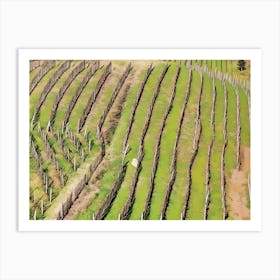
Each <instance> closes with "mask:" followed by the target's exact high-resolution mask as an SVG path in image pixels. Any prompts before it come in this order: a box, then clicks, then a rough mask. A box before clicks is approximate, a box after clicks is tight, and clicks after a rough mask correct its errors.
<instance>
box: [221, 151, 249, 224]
mask: <svg viewBox="0 0 280 280" xmlns="http://www.w3.org/2000/svg"><path fill="white" fill-rule="evenodd" d="M249 172H250V148H249V147H245V146H241V168H240V170H237V169H233V170H232V172H231V178H229V179H228V181H227V185H228V187H227V190H226V191H227V195H226V203H227V208H228V212H229V217H230V218H232V219H234V220H249V219H250V209H249V208H248V205H249V191H248V174H249Z"/></svg>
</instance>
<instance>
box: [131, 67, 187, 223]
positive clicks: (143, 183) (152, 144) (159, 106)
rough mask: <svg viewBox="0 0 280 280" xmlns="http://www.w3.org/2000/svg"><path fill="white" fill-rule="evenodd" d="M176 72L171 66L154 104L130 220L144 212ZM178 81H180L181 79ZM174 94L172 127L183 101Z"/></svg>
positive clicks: (181, 97) (174, 124)
mask: <svg viewBox="0 0 280 280" xmlns="http://www.w3.org/2000/svg"><path fill="white" fill-rule="evenodd" d="M176 72H177V66H176V65H175V64H173V65H171V67H170V69H169V71H168V73H167V75H166V77H165V79H164V80H163V82H162V87H161V90H160V92H159V96H158V99H157V101H156V103H155V108H154V111H153V115H152V117H151V122H150V126H149V129H148V132H147V135H146V137H145V141H144V150H145V156H144V158H143V161H142V170H141V172H140V176H139V181H138V184H137V190H136V199H135V203H134V205H133V211H132V214H131V217H130V218H131V219H140V218H141V214H142V212H143V211H144V207H145V202H146V198H147V193H148V191H149V185H150V184H149V182H150V176H151V171H152V166H153V158H154V151H155V149H156V142H157V138H158V135H159V131H160V128H161V126H162V121H163V120H162V118H161V117H160V116H163V115H164V114H165V111H166V109H167V106H168V102H169V99H170V97H171V94H172V88H173V84H174V80H175V75H176ZM179 81H181V79H180V80H179ZM176 93H177V94H176V95H175V98H174V101H173V105H172V110H171V112H170V113H169V116H168V119H169V118H173V121H174V122H173V124H172V125H173V126H174V127H176V121H177V120H176V117H177V116H178V117H179V114H178V109H179V108H180V105H181V104H182V102H183V100H184V95H183V94H180V92H178V90H177V92H176ZM176 114H177V115H176ZM174 115H175V117H174ZM167 124H168V121H167V122H166V127H165V128H166V129H167ZM173 132H174V131H170V133H173ZM173 135H174V136H175V137H176V134H174V133H173ZM162 141H164V140H163V137H162ZM169 144H170V147H171V148H172V145H173V142H172V141H170V143H169ZM161 151H162V152H163V153H165V150H161ZM165 175H166V178H167V179H168V174H165ZM156 176H157V174H156ZM165 181H166V180H165Z"/></svg>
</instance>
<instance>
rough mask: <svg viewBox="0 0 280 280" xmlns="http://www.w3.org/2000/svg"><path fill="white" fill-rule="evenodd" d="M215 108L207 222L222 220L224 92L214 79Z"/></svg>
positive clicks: (219, 83)
mask: <svg viewBox="0 0 280 280" xmlns="http://www.w3.org/2000/svg"><path fill="white" fill-rule="evenodd" d="M215 84H216V93H217V95H216V106H215V118H214V120H215V140H214V145H213V148H212V154H211V158H210V160H211V161H210V165H211V169H210V172H211V177H210V204H209V210H208V219H209V220H221V219H222V218H223V215H222V214H223V209H222V193H221V174H220V172H219V171H220V169H221V154H222V147H223V143H224V135H223V119H224V90H223V86H222V84H221V82H220V81H219V80H218V79H215Z"/></svg>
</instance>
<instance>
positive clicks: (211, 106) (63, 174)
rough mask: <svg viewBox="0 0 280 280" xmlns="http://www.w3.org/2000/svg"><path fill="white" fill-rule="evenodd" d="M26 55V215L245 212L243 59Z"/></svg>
mask: <svg viewBox="0 0 280 280" xmlns="http://www.w3.org/2000/svg"><path fill="white" fill-rule="evenodd" d="M236 65H237V61H230V60H207V61H206V60H192V61H191V60H184V61H161V60H155V61H140V60H135V61H125V60H122V61H121V60H120V61H58V60H57V61H30V197H29V199H30V203H29V205H30V219H34V220H35V219H36V220H38V219H70V220H73V219H79V220H93V219H95V220H117V219H120V220H127V219H130V220H140V219H141V220H159V219H161V220H224V219H235V220H242V219H250V62H249V61H246V70H244V71H239V70H238V69H237V67H236Z"/></svg>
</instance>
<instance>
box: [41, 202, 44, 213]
mask: <svg viewBox="0 0 280 280" xmlns="http://www.w3.org/2000/svg"><path fill="white" fill-rule="evenodd" d="M41 214H44V200H43V199H41Z"/></svg>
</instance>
